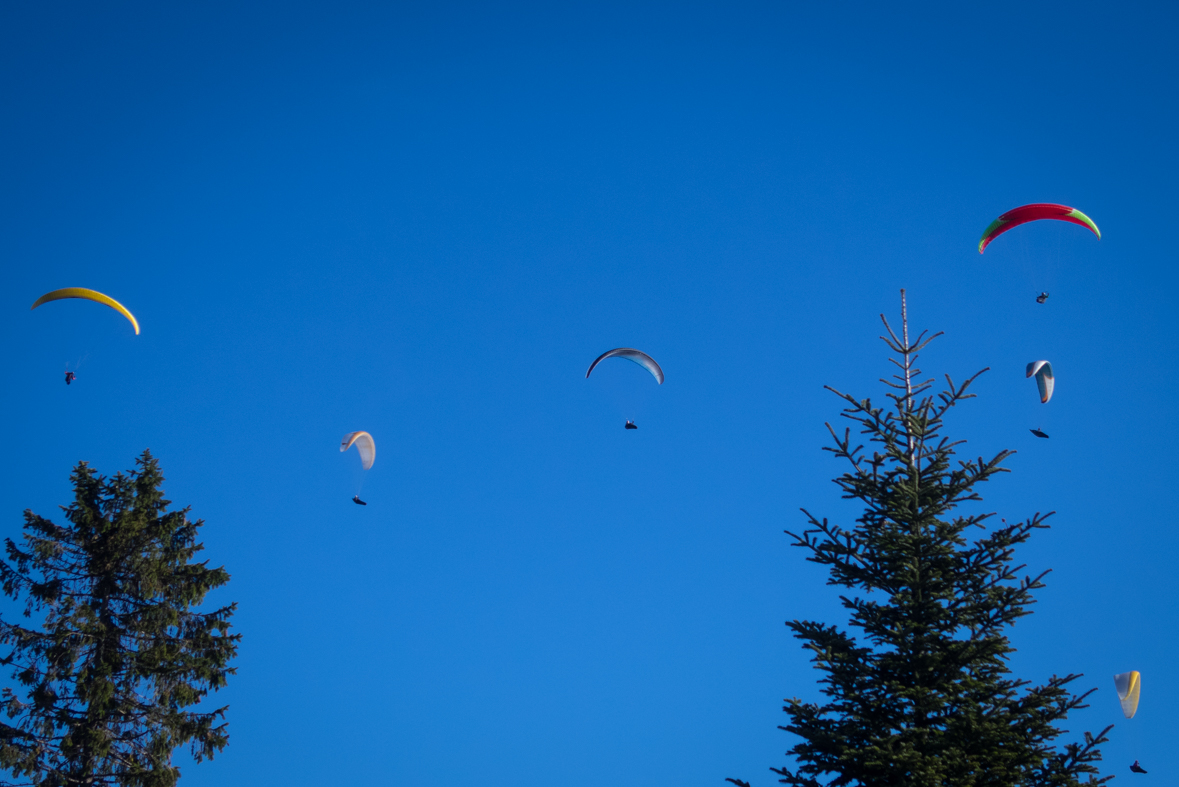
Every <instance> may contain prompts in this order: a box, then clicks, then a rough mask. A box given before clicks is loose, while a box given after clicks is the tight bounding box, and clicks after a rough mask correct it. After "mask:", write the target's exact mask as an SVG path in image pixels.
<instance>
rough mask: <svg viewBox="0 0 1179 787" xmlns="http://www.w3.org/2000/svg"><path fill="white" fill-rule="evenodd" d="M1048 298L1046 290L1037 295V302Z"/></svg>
mask: <svg viewBox="0 0 1179 787" xmlns="http://www.w3.org/2000/svg"><path fill="white" fill-rule="evenodd" d="M1046 300H1048V293H1046V292H1042V293H1040V294H1039V295H1037V296H1036V303H1043V302H1044V301H1046Z"/></svg>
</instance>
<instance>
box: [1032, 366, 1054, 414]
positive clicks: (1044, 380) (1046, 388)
mask: <svg viewBox="0 0 1179 787" xmlns="http://www.w3.org/2000/svg"><path fill="white" fill-rule="evenodd" d="M1033 374H1034V375H1035V376H1036V387H1037V388H1039V389H1040V403H1041V404H1048V400H1049V399H1051V398H1052V390H1053V389H1054V388H1055V387H1056V378H1055V377H1053V376H1052V364H1050V363H1048V362H1047V361H1032V362H1031V363H1029V364H1028V369H1027V374H1026V375H1024V376H1025V377H1031V376H1032V375H1033Z"/></svg>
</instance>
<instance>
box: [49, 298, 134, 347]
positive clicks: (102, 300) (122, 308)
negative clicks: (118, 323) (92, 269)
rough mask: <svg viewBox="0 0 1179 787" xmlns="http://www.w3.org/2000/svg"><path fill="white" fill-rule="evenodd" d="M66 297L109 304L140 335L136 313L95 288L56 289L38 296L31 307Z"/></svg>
mask: <svg viewBox="0 0 1179 787" xmlns="http://www.w3.org/2000/svg"><path fill="white" fill-rule="evenodd" d="M65 298H81V299H82V300H87V301H94V302H95V303H101V304H102V305H104V306H109V307H111V308H112V309H114V310H115V311H117V312H118V313H119V314H121V315H123V316H124V317H126V318H127V319H128V320H130V321H131V325H132V327H134V328H135V335H136V336H138V335H139V321H138V320H136V319H135V315H133V314H132V313H131V312H129V311H127V307H126V306H124V305H123V304H121V303H119V302H118V301H116V300H115V299H114V298H112V297H110V296H109V295H103V294H102V293H101V292H96V291H94V290H88V289H86V288H85V287H66V288H64V289H61V290H54V291H53V292H47V293H45V294H44V295H42V296H41V297H40V298H38V299H37V300H36V301H35V302H34V303H33V305H32V307H31V308H32V309H36V308H37V307H38V306H40V305H41V304H43V303H49V302H50V301H60V300H62V299H65Z"/></svg>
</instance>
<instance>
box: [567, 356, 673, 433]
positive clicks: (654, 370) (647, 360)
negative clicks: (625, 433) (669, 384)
mask: <svg viewBox="0 0 1179 787" xmlns="http://www.w3.org/2000/svg"><path fill="white" fill-rule="evenodd" d="M607 358H625V359H626V360H628V361H632V362H634V363H637V364H638V365H639V366H641V367H643V368H644V369H646V370H647V371H648V372H650V373H651V376H652V377H654V378H655V382H657V383H659V384H660V385H663V370H662V369H661V368H659V364H657V363H656V362H655V359H654V358H652V357H651V356H650V355H647V354H646V353H645V352H643V351H642V350H635V349H632V348H630V347H619V348H617V349H615V350H610V351H608V352H604V353H602V354H601V355H599V356H598V357H597V358H595V359H594V362H593V363H591V364H590V367H589V369H587V370H586V372H585V377H586V379H587V380H588V379H589V376H590V373H591V372H593V370H594V367H595V366H597V365H598V364H600V363H601V362H602V361H604V360H606V359H607ZM623 428H625V429H638V428H639V427H638V424H636V423H635V422H634V421H632V420H630V419H629V418H628V419H627V421H626V425H625V426H624V427H623Z"/></svg>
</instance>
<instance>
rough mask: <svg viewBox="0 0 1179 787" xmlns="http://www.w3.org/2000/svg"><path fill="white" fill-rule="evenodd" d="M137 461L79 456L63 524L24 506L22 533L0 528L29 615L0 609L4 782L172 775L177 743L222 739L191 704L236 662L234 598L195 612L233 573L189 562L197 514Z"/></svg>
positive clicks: (219, 723) (3, 570)
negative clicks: (113, 466)
mask: <svg viewBox="0 0 1179 787" xmlns="http://www.w3.org/2000/svg"><path fill="white" fill-rule="evenodd" d="M136 464H137V465H138V467H137V469H136V470H133V471H131V472H128V473H126V474H124V473H119V474H117V475H115V476H114V477H113V478H109V479H108V478H104V477H102V476H99V475H98V474H96V473H95V472H94V471H93V470H91V469H90V467H89V466H87V464H86V463H85V462H82V463H80V464H79V465H78V466H77V467H76V468H75V469H74V472H73V474H72V475H71V481H72V482H73V485H74V502H73V503H72V504H71V505H70V506H68V507H64V508H63V510H64V512H65V519H66V521H67V524H65V525H56V524H54V523H53V522H51V521H50V520H48V519H44V518H42V517H40V516H37V515H36V514H34V513H33V512H32V511H25V526H24V535H23V537H22V539H21V543H20V544H19V545H18V544H17V543H15V542H14V541H13V540H12V539H6V541H5V544H6V551H7V558H8V559H7V561H0V582H2V583H3V587H4V592H5V593H6V594H7V595H8V596H10V597H12V598H14V599H17V600H21V601H23V603H24V613H25V617H26V618H34V619H37V621H38V625H28V626H25V625H20V624H18V623H14V622H12V621H11V620H5V619H0V644H2V645H3V646H4V648H6V652H4V654H3V657H2V658H0V663H2V664H4V665H7V666H8V667H9V668H10V670H11V675H12V677H13V678H14V679H15V682H16V688H13V687H11V686H9V687H6V688H4V690H3V701H2V705H0V707H3V709H4V711H5V713H6V716H7V718H8V720H9V721H10V722H11V723H0V768H2V769H3V770H5V771H7V772H9V773H11V774H13V775H14V776H15V777H16V778H17V780H16V781H4V782H2V783H3V784H7V785H15V784H31V785H44V787H65V786H66V785H115V784H117V785H131V786H133V787H170V786H171V785H173V784H175V783H176V780H177V779H178V778H179V776H180V770H179V768H176V767H174V766H173V765H172V764H171V757H172V752H173V750H175V749H176V748H177V747H180V746H183V745H185V744H190V746H191V749H192V753H193V755H194V757H195V758H196V760H197V761H198V762H199V761H201V760H202V759H204V758H206V757H208V758H212V756H213V755H214V754H215V753H216V752H218V751H220V750H221V749H222V748H224V747H225V745H226V743H227V742H228V740H229V736H228V733H227V731H226V725H225V723H224V721H223V718H224V715H225V710H226V709H225V708H224V707H222V708H216V709H213V710H209V711H205V712H197V711H193V710H186V709H188V708H191V707H192V706H194V705H197V704H198V703H200V702H201V700H202V699H203V698H204V697H205V696H206V694H208V693H209V692H210V691H214V690H217V689H219V688H221V687H222V686H224V685H225V682H226V678H227V676H228V675H230V674H231V673H232V672H233V671H234V670H233V669H232V668H230V667H229V666H228V664H229V661H230V659H231V658H232V657H233V656H234V654H235V653H236V652H237V643H238V640H239V639H240V635H237V634H230V633H229V630H230V624H229V619H230V617H231V616H232V615H233V611H234V609H235V608H236V605H235V604H231V605H229V606H225V607H221V608H219V609H215V610H212V611H210V612H197V611H195V608H197V607H199V606H200V604H201V603H202V602H203V600H204V598H205V595H206V594H207V593H208V592H209V591H210V590H213V589H214V588H217V587H220V586H221V585H224V584H225V583H227V582H228V581H229V574H228V573H227V572H226V571H225V569H223V568H209V567H208V566H207V565H206V564H205V563H201V562H195V561H194V557H195V556H196V554H197V553H198V552H200V551H201V550H202V549H203V547H202V545H201V544H200V543H198V541H197V531H198V529H199V528H200V527H201V525H202V524H203V523H202V522H201V521H200V520H197V521H195V522H192V521H189V519H188V516H187V514H188V509H181V510H174V511H168V510H167V508H168V506H169V505H171V501H168V500H165V499H164V492H163V490H162V489H161V488H160V484H161V483H163V480H164V479H163V476H162V475H161V474H160V469H159V466H158V464H157V463H156V460H155V459H154V458H153V457H152V455H151V454H150V453H149V452H147V451H145V452H144V453H143V455H142V456H140V457H139V459H138V460H137V462H136Z"/></svg>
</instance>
